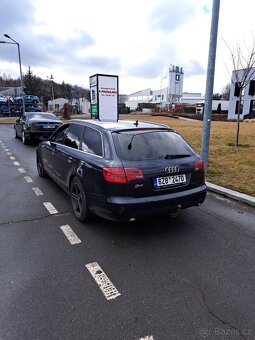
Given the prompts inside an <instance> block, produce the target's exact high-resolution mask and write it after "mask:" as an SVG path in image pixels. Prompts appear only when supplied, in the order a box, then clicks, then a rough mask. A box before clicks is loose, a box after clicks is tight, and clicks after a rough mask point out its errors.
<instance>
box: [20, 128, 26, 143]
mask: <svg viewBox="0 0 255 340" xmlns="http://www.w3.org/2000/svg"><path fill="white" fill-rule="evenodd" d="M21 139H22V143H23V144H25V145H26V144H27V138H26V136H25V131H24V130H22V135H21Z"/></svg>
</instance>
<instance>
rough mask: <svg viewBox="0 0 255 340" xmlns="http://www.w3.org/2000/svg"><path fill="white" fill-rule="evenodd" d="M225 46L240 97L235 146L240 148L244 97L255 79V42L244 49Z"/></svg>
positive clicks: (232, 80) (233, 79)
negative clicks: (247, 88)
mask: <svg viewBox="0 0 255 340" xmlns="http://www.w3.org/2000/svg"><path fill="white" fill-rule="evenodd" d="M225 44H226V46H227V48H228V50H229V52H230V57H231V61H232V66H233V72H232V77H231V82H232V84H233V85H234V86H235V89H236V90H237V92H238V95H239V101H238V107H237V128H236V141H235V146H238V141H239V131H240V114H241V110H242V105H241V100H242V95H243V93H244V89H245V88H246V86H247V85H248V84H249V83H250V81H251V80H254V78H255V67H254V66H255V41H254V37H253V39H252V44H251V46H250V47H248V46H247V45H246V43H244V48H241V46H240V44H237V46H236V48H233V49H231V48H230V47H229V45H228V44H227V43H226V42H225ZM245 52H246V54H245Z"/></svg>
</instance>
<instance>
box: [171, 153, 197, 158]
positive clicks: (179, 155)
mask: <svg viewBox="0 0 255 340" xmlns="http://www.w3.org/2000/svg"><path fill="white" fill-rule="evenodd" d="M190 156H191V155H190V154H188V153H183V154H178V155H168V154H167V155H166V156H165V159H174V158H183V157H190Z"/></svg>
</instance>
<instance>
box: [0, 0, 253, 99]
mask: <svg viewBox="0 0 255 340" xmlns="http://www.w3.org/2000/svg"><path fill="white" fill-rule="evenodd" d="M212 3H213V1H212V0H178V1H176V0H129V1H125V2H124V1H120V0H107V1H105V0H93V1H86V0H72V1H63V0H0V19H1V20H0V40H7V39H6V38H5V37H4V36H3V34H4V33H6V34H8V35H10V36H11V37H12V38H13V39H15V40H16V41H18V42H19V43H20V48H21V60H22V70H23V73H26V72H27V69H28V66H30V67H31V69H32V71H33V73H34V74H35V75H37V76H40V77H41V78H43V79H46V77H47V76H50V75H51V74H52V75H53V77H54V80H55V81H56V82H59V83H60V82H62V81H65V82H68V83H71V84H73V85H81V86H83V87H86V88H89V77H90V76H91V75H93V74H96V73H104V74H115V75H118V76H119V90H120V94H131V93H133V92H136V91H139V90H142V89H146V88H149V87H150V88H151V89H153V90H155V89H159V88H160V83H161V79H162V78H163V77H164V76H166V74H167V70H168V67H169V65H177V66H180V67H183V70H184V91H186V92H201V93H202V94H204V92H205V85H206V69H207V60H208V48H209V36H210V26H211V11H212ZM254 13H255V2H254V0H242V1H238V0H223V1H221V5H220V19H219V29H218V44H217V59H216V69H215V81H214V92H221V90H222V88H223V87H224V86H225V85H226V84H227V83H228V82H230V76H229V71H231V70H232V66H231V58H230V54H229V50H228V48H227V46H226V43H225V42H227V44H228V45H229V46H230V47H231V48H234V47H235V46H236V45H237V43H243V42H245V43H246V45H247V46H249V45H250V44H251V41H252V36H253V33H254V31H253V27H254V26H255V24H254V22H255V21H254ZM224 41H225V42H224ZM3 73H5V74H7V75H11V76H13V77H18V76H19V65H18V54H17V48H16V47H15V46H14V45H9V44H0V74H2V75H3ZM165 81H166V80H163V84H162V86H163V87H165V86H167V84H164V82H165Z"/></svg>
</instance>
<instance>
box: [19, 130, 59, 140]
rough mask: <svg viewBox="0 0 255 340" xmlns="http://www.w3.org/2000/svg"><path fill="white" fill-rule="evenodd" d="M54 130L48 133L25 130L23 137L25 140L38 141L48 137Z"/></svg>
mask: <svg viewBox="0 0 255 340" xmlns="http://www.w3.org/2000/svg"><path fill="white" fill-rule="evenodd" d="M54 131H55V129H54V130H53V129H52V130H49V131H31V130H26V131H25V137H26V138H27V139H40V138H41V137H50V136H51V135H52V134H53V132H54Z"/></svg>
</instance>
